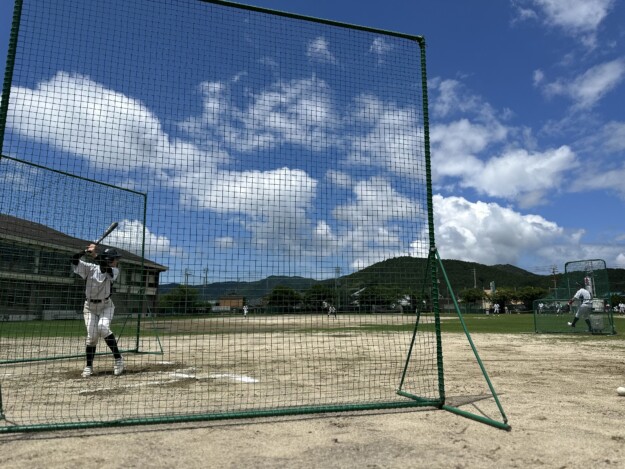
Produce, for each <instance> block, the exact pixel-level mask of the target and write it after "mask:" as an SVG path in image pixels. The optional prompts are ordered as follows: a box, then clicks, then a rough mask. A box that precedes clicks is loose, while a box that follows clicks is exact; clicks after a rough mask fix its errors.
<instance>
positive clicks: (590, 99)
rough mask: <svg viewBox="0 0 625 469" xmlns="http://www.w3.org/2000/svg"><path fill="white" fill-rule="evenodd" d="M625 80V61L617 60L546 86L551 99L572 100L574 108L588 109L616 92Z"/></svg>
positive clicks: (545, 88) (546, 92) (545, 90)
mask: <svg viewBox="0 0 625 469" xmlns="http://www.w3.org/2000/svg"><path fill="white" fill-rule="evenodd" d="M624 79H625V60H624V59H622V58H620V59H615V60H612V61H610V62H605V63H602V64H599V65H596V66H594V67H592V68H590V69H588V70H587V71H586V72H584V73H582V74H581V75H579V76H577V77H575V78H574V79H572V80H569V79H559V80H556V81H554V82H552V83H548V84H546V85H545V86H544V88H543V90H544V92H545V94H546V95H547V96H549V97H551V96H565V97H568V98H570V99H571V100H572V101H573V103H574V107H575V108H578V109H587V108H591V107H592V106H594V105H595V104H596V103H597V102H598V101H599V100H601V99H602V98H603V97H604V96H606V95H607V94H608V93H609V92H610V91H612V90H614V89H615V88H616V87H617V86H618V85H619V84H620V83H621V82H622V81H623V80H624Z"/></svg>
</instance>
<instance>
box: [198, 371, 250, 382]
mask: <svg viewBox="0 0 625 469" xmlns="http://www.w3.org/2000/svg"><path fill="white" fill-rule="evenodd" d="M208 377H209V378H211V379H221V378H226V379H230V380H232V381H240V382H241V383H258V380H257V379H254V378H251V377H249V376H243V375H235V374H232V373H221V374H220V373H211V374H210V375H208Z"/></svg>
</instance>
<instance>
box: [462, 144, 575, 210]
mask: <svg viewBox="0 0 625 469" xmlns="http://www.w3.org/2000/svg"><path fill="white" fill-rule="evenodd" d="M577 166H578V163H577V160H576V157H575V154H574V153H573V152H572V151H571V149H570V148H568V147H567V146H562V147H560V148H556V149H551V150H545V151H543V152H533V153H529V152H528V151H526V150H524V149H517V150H510V151H507V152H505V153H504V154H503V155H502V156H499V157H495V158H491V159H490V160H488V161H487V162H486V163H485V164H483V165H481V167H480V168H475V169H476V171H475V172H474V174H473V175H472V176H471V175H468V176H469V177H466V178H465V179H464V180H463V181H462V185H463V186H464V187H473V188H474V189H476V190H477V192H479V193H483V194H487V195H489V196H491V197H500V198H504V199H508V200H514V199H521V200H523V199H524V200H525V201H526V202H525V203H522V204H521V205H522V206H525V205H527V206H531V205H534V204H535V201H538V200H540V199H542V195H543V193H544V192H545V191H547V190H549V191H550V192H553V191H557V190H558V187H559V186H561V182H562V181H563V180H564V179H565V178H564V176H563V174H564V173H566V172H567V171H570V170H571V169H573V168H575V167H577Z"/></svg>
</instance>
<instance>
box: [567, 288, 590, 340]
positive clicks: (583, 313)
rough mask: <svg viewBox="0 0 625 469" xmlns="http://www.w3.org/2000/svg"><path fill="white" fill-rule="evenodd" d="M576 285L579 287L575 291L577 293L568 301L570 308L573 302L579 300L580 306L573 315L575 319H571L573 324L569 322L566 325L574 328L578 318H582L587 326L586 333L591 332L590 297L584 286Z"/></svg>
mask: <svg viewBox="0 0 625 469" xmlns="http://www.w3.org/2000/svg"><path fill="white" fill-rule="evenodd" d="M578 285H579V286H580V289H579V290H577V293H575V295H573V298H571V299H570V300H569V306H571V304H572V303H573V301H575V300H579V302H580V305H579V308H578V309H577V313H575V318H574V319H573V322H569V323H568V325H569V326H571V327H575V324H577V321H579V318H583V319H584V321H586V324H587V325H588V331H589V332H592V326H591V324H590V313H592V295H591V294H590V292H589V291H588V290H587V289H586V288H585V286H583V285H581V284H578Z"/></svg>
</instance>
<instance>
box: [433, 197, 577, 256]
mask: <svg viewBox="0 0 625 469" xmlns="http://www.w3.org/2000/svg"><path fill="white" fill-rule="evenodd" d="M433 202H434V214H435V216H434V221H435V234H436V239H437V244H438V248H439V251H440V253H441V256H442V257H444V258H445V259H459V260H465V261H473V262H479V263H482V264H487V265H491V264H506V263H509V264H517V263H518V262H519V260H520V259H521V258H523V257H524V256H526V255H530V254H532V253H534V252H536V251H538V250H541V249H543V248H546V247H547V246H550V245H552V244H557V243H559V242H562V241H565V240H566V239H567V238H566V235H565V232H564V229H563V228H561V227H559V226H557V225H556V224H555V223H553V222H550V221H547V220H545V219H544V218H542V217H540V216H538V215H522V214H520V213H518V212H515V211H514V210H512V209H510V208H505V207H501V206H500V205H497V204H495V203H484V202H475V203H473V202H469V201H468V200H466V199H464V198H461V197H446V198H445V197H442V196H441V195H435V196H434V198H433ZM567 242H568V241H567Z"/></svg>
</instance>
